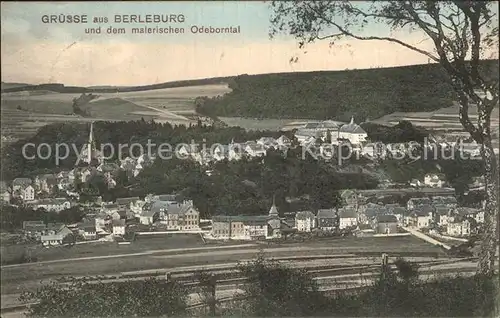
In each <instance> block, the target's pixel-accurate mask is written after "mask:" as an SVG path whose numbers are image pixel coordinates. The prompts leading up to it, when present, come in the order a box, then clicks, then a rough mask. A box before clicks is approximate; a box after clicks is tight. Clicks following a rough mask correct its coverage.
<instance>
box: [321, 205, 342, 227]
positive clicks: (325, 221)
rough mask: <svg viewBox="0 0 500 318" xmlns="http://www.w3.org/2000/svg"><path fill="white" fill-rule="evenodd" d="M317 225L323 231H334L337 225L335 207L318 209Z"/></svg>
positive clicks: (337, 217)
mask: <svg viewBox="0 0 500 318" xmlns="http://www.w3.org/2000/svg"><path fill="white" fill-rule="evenodd" d="M317 219H318V227H319V228H320V229H321V230H323V231H334V230H336V229H337V227H338V226H339V216H338V213H337V211H336V210H335V209H319V210H318V213H317Z"/></svg>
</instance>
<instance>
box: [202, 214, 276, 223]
mask: <svg viewBox="0 0 500 318" xmlns="http://www.w3.org/2000/svg"><path fill="white" fill-rule="evenodd" d="M268 220H269V216H267V215H214V216H213V217H212V222H243V223H245V222H250V223H267V221H268Z"/></svg>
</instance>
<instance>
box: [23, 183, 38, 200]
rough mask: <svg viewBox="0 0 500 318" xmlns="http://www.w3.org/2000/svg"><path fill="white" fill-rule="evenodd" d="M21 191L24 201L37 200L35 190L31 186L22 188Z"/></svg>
mask: <svg viewBox="0 0 500 318" xmlns="http://www.w3.org/2000/svg"><path fill="white" fill-rule="evenodd" d="M20 191H21V199H23V201H25V202H27V201H33V200H35V188H34V187H33V186H32V185H31V184H29V185H27V186H25V187H23V188H21V189H20Z"/></svg>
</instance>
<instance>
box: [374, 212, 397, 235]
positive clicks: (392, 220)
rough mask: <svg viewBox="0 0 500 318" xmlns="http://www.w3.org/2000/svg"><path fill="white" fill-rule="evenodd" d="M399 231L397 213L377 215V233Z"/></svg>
mask: <svg viewBox="0 0 500 318" xmlns="http://www.w3.org/2000/svg"><path fill="white" fill-rule="evenodd" d="M397 232H398V219H397V218H396V216H395V215H392V214H385V215H379V216H377V233H380V234H393V233H397Z"/></svg>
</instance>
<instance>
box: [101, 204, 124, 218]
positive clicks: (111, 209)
mask: <svg viewBox="0 0 500 318" xmlns="http://www.w3.org/2000/svg"><path fill="white" fill-rule="evenodd" d="M119 209H120V206H119V205H118V204H117V203H104V204H102V207H101V211H102V212H105V213H106V214H109V215H111V214H113V213H115V212H118V210H119Z"/></svg>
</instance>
